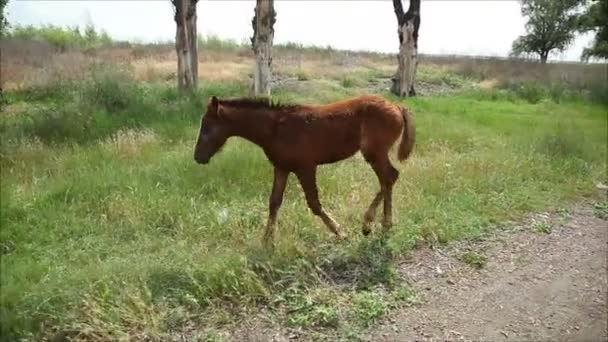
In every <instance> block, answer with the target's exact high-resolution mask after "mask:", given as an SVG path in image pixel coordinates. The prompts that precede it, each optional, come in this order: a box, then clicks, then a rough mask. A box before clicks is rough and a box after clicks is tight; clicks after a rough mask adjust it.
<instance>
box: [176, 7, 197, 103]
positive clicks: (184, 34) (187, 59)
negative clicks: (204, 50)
mask: <svg viewBox="0 0 608 342" xmlns="http://www.w3.org/2000/svg"><path fill="white" fill-rule="evenodd" d="M197 2H198V0H171V3H172V4H173V9H174V14H175V16H174V19H175V24H176V26H177V29H176V32H175V51H176V52H177V86H178V88H179V89H180V90H181V91H192V90H194V89H196V88H197V87H198V50H197V41H198V40H197V35H196V4H197Z"/></svg>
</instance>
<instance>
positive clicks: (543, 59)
mask: <svg viewBox="0 0 608 342" xmlns="http://www.w3.org/2000/svg"><path fill="white" fill-rule="evenodd" d="M547 58H549V51H541V53H540V63H541V64H547Z"/></svg>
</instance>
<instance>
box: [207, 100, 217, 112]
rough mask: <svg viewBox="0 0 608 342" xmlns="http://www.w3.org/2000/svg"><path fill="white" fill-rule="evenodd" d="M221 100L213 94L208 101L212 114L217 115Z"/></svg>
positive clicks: (208, 108) (209, 110) (208, 107)
mask: <svg viewBox="0 0 608 342" xmlns="http://www.w3.org/2000/svg"><path fill="white" fill-rule="evenodd" d="M218 105H219V101H218V99H217V97H216V96H211V98H210V99H209V102H208V103H207V110H208V113H209V114H211V115H216V114H217V112H218Z"/></svg>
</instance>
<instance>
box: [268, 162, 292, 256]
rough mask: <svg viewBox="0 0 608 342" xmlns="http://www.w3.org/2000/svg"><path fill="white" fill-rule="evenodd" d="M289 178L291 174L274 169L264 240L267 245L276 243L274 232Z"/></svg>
mask: <svg viewBox="0 0 608 342" xmlns="http://www.w3.org/2000/svg"><path fill="white" fill-rule="evenodd" d="M288 176H289V172H287V171H284V170H281V169H279V168H277V167H275V168H274V182H273V183H272V192H271V193H270V199H269V201H268V202H269V203H268V208H269V215H268V223H267V225H266V231H265V232H264V240H263V242H264V244H265V245H269V244H270V245H272V244H273V243H274V231H275V227H276V224H277V215H278V212H279V208H280V207H281V204H282V203H283V193H284V192H285V186H286V185H287V178H288Z"/></svg>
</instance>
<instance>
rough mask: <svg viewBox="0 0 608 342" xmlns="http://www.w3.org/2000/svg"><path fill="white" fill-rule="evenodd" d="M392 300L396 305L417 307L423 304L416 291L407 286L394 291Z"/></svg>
mask: <svg viewBox="0 0 608 342" xmlns="http://www.w3.org/2000/svg"><path fill="white" fill-rule="evenodd" d="M391 298H392V299H393V302H394V303H401V304H404V305H406V306H411V305H416V304H419V303H421V299H420V297H419V296H418V294H417V293H416V291H415V290H414V289H413V288H411V287H409V286H407V285H404V286H400V287H399V288H397V289H396V290H394V291H393V293H392V296H391Z"/></svg>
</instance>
